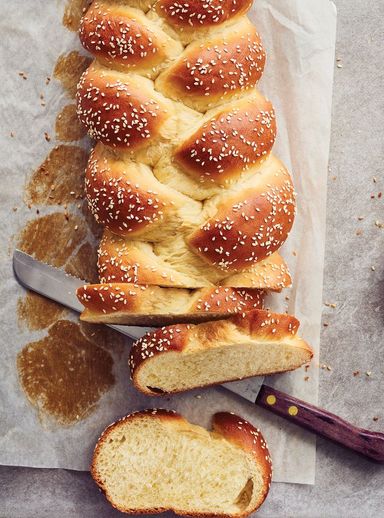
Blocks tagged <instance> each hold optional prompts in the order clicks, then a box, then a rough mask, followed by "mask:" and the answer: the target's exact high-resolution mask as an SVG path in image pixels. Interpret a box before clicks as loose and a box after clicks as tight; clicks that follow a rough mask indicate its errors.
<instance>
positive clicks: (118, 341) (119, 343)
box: [80, 322, 127, 356]
mask: <svg viewBox="0 0 384 518" xmlns="http://www.w3.org/2000/svg"><path fill="white" fill-rule="evenodd" d="M80 327H81V332H82V333H83V334H84V336H86V337H87V338H88V339H89V340H91V341H92V342H96V343H97V344H98V345H99V346H100V347H102V348H103V349H106V350H108V351H110V352H112V353H115V354H117V355H118V356H122V355H123V353H124V351H125V350H126V340H127V338H126V337H124V336H123V335H122V334H121V333H118V332H117V331H114V330H113V329H111V328H110V327H107V326H105V325H103V324H90V323H88V322H80Z"/></svg>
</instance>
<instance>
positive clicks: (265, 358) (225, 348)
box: [129, 309, 313, 395]
mask: <svg viewBox="0 0 384 518" xmlns="http://www.w3.org/2000/svg"><path fill="white" fill-rule="evenodd" d="M298 327H299V321H298V320H297V319H296V318H295V317H292V316H289V315H285V314H283V315H280V314H276V313H270V312H269V311H265V310H257V309H255V310H253V311H250V312H248V313H245V314H244V315H232V316H231V317H230V318H229V319H227V320H218V321H215V322H206V323H203V324H198V325H189V324H180V325H175V326H169V327H163V328H161V329H158V330H156V331H154V332H151V333H147V334H146V335H145V336H143V337H142V338H140V339H139V340H138V341H137V342H135V344H134V345H133V346H132V349H131V353H130V359H129V364H130V369H131V376H132V379H133V383H134V385H135V386H136V388H137V389H139V390H140V391H141V392H144V393H145V394H150V395H159V394H164V393H170V392H181V391H184V390H189V389H192V388H196V387H204V386H207V385H214V384H218V383H224V382H227V381H234V380H239V379H242V378H248V377H251V376H258V375H264V374H274V373H277V372H284V371H289V370H293V369H296V368H298V367H300V366H301V365H303V364H305V363H307V362H309V361H310V360H311V358H312V356H313V351H312V349H311V348H310V347H309V346H308V344H307V343H306V342H305V341H304V340H302V339H301V338H299V337H298V336H297V335H296V333H297V329H298Z"/></svg>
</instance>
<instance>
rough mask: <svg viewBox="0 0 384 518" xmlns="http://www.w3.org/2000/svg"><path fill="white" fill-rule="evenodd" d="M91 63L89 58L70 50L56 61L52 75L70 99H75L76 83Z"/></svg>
mask: <svg viewBox="0 0 384 518" xmlns="http://www.w3.org/2000/svg"><path fill="white" fill-rule="evenodd" d="M91 62H92V59H91V58H89V57H87V56H82V55H81V54H80V53H79V52H78V51H77V50H72V51H71V52H69V53H68V54H62V55H61V56H59V58H58V60H57V61H56V65H55V69H54V71H53V75H54V77H55V78H56V79H57V80H58V81H60V83H61V84H62V86H63V88H64V90H66V92H67V94H68V95H69V96H70V97H71V98H72V99H74V98H75V95H76V88H77V83H78V82H79V80H80V77H81V75H82V73H83V72H84V71H85V70H86V69H87V68H88V67H89V65H90V64H91Z"/></svg>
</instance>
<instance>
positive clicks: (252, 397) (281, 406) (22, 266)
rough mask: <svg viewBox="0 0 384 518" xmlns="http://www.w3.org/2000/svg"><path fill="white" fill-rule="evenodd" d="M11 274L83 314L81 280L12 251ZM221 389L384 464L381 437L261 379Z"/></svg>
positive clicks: (125, 329) (130, 331)
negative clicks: (80, 294) (80, 295)
mask: <svg viewBox="0 0 384 518" xmlns="http://www.w3.org/2000/svg"><path fill="white" fill-rule="evenodd" d="M13 271H14V274H15V277H16V279H17V280H18V282H19V283H20V284H21V285H22V286H24V287H25V288H28V289H30V290H32V291H35V292H36V293H39V294H40V295H44V296H45V297H48V298H49V299H51V300H54V301H55V302H58V303H60V304H62V305H63V306H66V307H67V308H69V309H72V310H74V311H76V312H78V313H80V312H81V311H82V310H83V307H82V305H81V304H80V302H79V301H78V300H77V297H76V290H77V288H78V287H80V286H82V285H84V281H83V280H81V279H78V278H76V277H73V276H72V275H69V274H67V273H65V272H64V270H61V269H59V268H55V267H54V266H50V265H48V264H45V263H43V262H40V261H38V260H36V259H34V258H33V257H32V256H30V255H28V254H26V253H24V252H22V251H20V250H15V252H14V254H13ZM108 327H110V328H112V329H115V330H116V331H118V332H120V333H122V334H124V335H126V336H129V337H130V338H134V339H137V338H140V337H141V336H143V335H144V334H145V333H146V332H148V331H150V330H151V329H152V328H148V327H133V326H121V325H108ZM222 386H223V387H224V388H225V389H227V390H229V391H231V392H233V393H235V394H237V395H238V396H240V397H242V398H244V399H246V400H248V401H250V402H251V403H255V404H256V405H258V406H260V407H262V408H264V409H266V410H269V411H271V412H273V413H274V414H276V415H278V416H280V417H283V418H284V419H287V420H288V421H290V422H292V423H294V424H296V425H298V426H300V427H301V428H305V429H306V430H309V431H310V432H313V433H315V434H316V435H319V436H321V437H325V438H327V439H330V440H331V441H333V442H335V443H338V444H339V445H341V446H344V447H346V448H349V449H351V450H353V451H355V452H357V453H359V454H361V455H363V456H365V457H367V458H369V459H371V460H374V461H376V462H381V463H384V433H380V432H371V431H369V430H365V429H363V428H358V427H356V426H354V425H352V424H350V423H348V422H347V421H345V420H343V419H341V418H340V417H338V416H336V415H334V414H331V413H330V412H328V411H326V410H323V409H321V408H318V407H316V406H314V405H311V404H309V403H306V402H305V401H301V400H299V399H297V398H295V397H292V396H289V395H288V394H285V393H283V392H280V391H279V390H276V389H275V388H272V387H269V386H267V385H265V384H264V377H262V376H258V377H257V376H256V377H253V378H249V379H245V380H242V381H234V382H230V383H224V384H223V385H222Z"/></svg>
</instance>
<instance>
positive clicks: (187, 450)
mask: <svg viewBox="0 0 384 518" xmlns="http://www.w3.org/2000/svg"><path fill="white" fill-rule="evenodd" d="M91 474H92V476H93V478H94V479H95V481H96V483H97V484H98V485H99V487H100V488H101V489H102V490H103V491H104V493H105V496H106V498H107V499H108V500H109V502H110V503H111V504H112V506H113V507H115V508H116V509H118V510H119V511H122V512H125V513H129V514H144V513H162V512H164V511H174V512H175V513H176V514H179V515H186V516H210V517H212V516H215V517H217V518H220V517H223V518H224V517H243V516H248V515H249V514H251V513H252V512H254V511H255V510H256V509H257V508H258V507H259V506H260V505H261V504H262V503H263V502H264V500H265V498H266V496H267V494H268V490H269V486H270V482H271V475H272V467H271V459H270V456H269V452H268V448H267V445H266V443H265V441H264V438H263V436H262V435H261V433H260V431H259V430H257V429H256V428H254V427H253V426H252V425H251V424H250V423H248V422H247V421H245V420H244V419H241V418H240V417H237V416H235V415H233V414H230V413H227V412H222V413H218V414H215V415H214V417H213V431H212V432H208V431H207V430H205V429H204V428H202V427H200V426H196V425H193V424H191V423H189V422H188V421H186V420H185V419H184V418H183V417H182V416H180V415H179V414H176V413H174V412H170V411H167V410H146V411H144V412H137V413H134V414H131V415H129V416H127V417H124V418H123V419H121V420H120V421H118V422H117V423H114V424H112V425H111V426H109V427H108V428H107V429H106V430H105V431H104V432H103V434H102V436H101V437H100V439H99V441H98V443H97V445H96V448H95V452H94V455H93V462H92V468H91Z"/></svg>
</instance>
